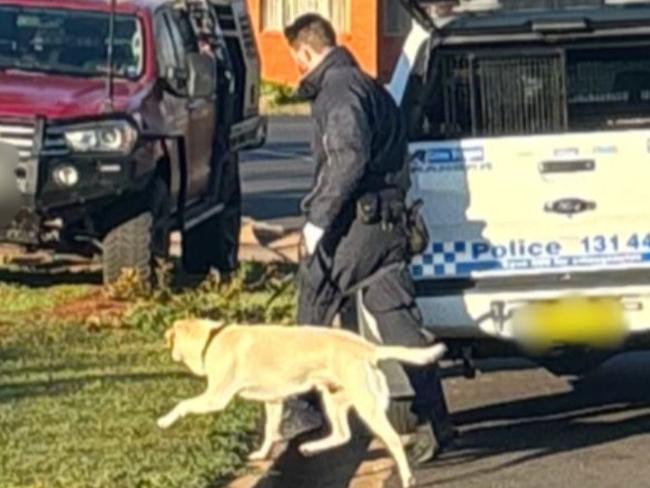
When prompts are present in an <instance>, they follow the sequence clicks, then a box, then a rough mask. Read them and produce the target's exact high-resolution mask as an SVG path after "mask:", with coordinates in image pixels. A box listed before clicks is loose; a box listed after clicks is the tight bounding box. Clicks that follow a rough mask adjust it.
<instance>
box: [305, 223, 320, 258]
mask: <svg viewBox="0 0 650 488" xmlns="http://www.w3.org/2000/svg"><path fill="white" fill-rule="evenodd" d="M323 234H325V230H323V229H321V228H320V227H318V226H316V225H314V224H312V223H311V222H307V223H306V224H305V226H304V227H303V228H302V241H303V243H304V245H305V249H306V250H307V255H308V256H311V255H312V254H314V252H316V248H317V247H318V243H319V242H320V240H321V239H322V238H323Z"/></svg>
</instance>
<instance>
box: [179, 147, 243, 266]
mask: <svg viewBox="0 0 650 488" xmlns="http://www.w3.org/2000/svg"><path fill="white" fill-rule="evenodd" d="M226 165H227V166H226V168H225V173H224V178H223V183H222V191H221V195H224V200H223V203H224V209H223V210H222V211H221V212H220V213H218V214H217V215H215V216H214V217H211V218H209V219H208V220H206V221H205V222H202V223H201V224H199V225H198V226H196V227H194V228H192V229H190V230H189V231H187V232H185V233H183V267H184V268H185V271H187V272H188V273H193V274H206V273H208V272H209V271H210V269H211V268H215V269H217V270H219V271H220V272H225V273H228V272H231V271H234V270H235V269H237V265H238V264H239V259H238V256H239V231H240V228H241V181H240V179H239V156H238V155H237V154H232V155H231V156H230V157H229V158H228V160H227V162H226Z"/></svg>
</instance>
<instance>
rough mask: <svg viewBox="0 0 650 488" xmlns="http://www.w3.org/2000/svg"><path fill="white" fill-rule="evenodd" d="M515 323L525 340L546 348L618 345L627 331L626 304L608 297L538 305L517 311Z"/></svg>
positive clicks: (572, 299) (567, 300)
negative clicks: (624, 307)
mask: <svg viewBox="0 0 650 488" xmlns="http://www.w3.org/2000/svg"><path fill="white" fill-rule="evenodd" d="M514 323H515V327H516V331H517V333H518V335H519V336H520V338H521V339H523V340H524V341H525V342H527V343H529V344H530V345H533V346H542V347H545V346H552V345H591V346H596V347H607V346H614V345H617V344H619V343H620V342H621V341H622V340H623V339H624V337H625V332H626V326H625V314H624V310H623V305H622V303H621V302H620V301H618V300H616V299H608V298H602V299H585V298H570V299H564V300H557V301H548V302H535V303H532V304H529V305H524V306H523V307H521V308H519V309H518V310H517V311H515V314H514Z"/></svg>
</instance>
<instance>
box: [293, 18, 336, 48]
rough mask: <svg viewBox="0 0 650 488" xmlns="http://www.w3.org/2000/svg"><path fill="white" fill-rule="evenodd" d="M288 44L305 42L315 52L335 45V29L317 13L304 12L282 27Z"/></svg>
mask: <svg viewBox="0 0 650 488" xmlns="http://www.w3.org/2000/svg"><path fill="white" fill-rule="evenodd" d="M284 36H285V37H286V38H287V41H288V42H289V44H290V45H291V46H293V47H297V46H298V45H300V44H307V45H308V46H309V47H311V48H312V49H313V50H314V51H316V52H321V51H322V50H323V49H327V48H329V47H335V46H336V31H335V30H334V27H332V24H331V23H330V22H329V21H328V20H327V19H325V18H324V17H321V16H320V15H318V14H304V15H301V16H300V17H298V18H297V19H296V20H294V21H293V22H292V23H291V24H290V25H288V26H286V27H285V28H284Z"/></svg>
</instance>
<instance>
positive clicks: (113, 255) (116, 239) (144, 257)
mask: <svg viewBox="0 0 650 488" xmlns="http://www.w3.org/2000/svg"><path fill="white" fill-rule="evenodd" d="M149 195H150V200H149V203H148V210H147V211H145V212H142V213H141V214H139V215H137V216H135V217H134V218H132V219H130V220H127V221H126V222H124V223H122V224H120V225H118V226H117V227H115V228H114V229H112V230H111V231H110V232H109V233H108V234H107V235H106V237H105V238H104V241H103V251H104V254H103V278H104V284H111V283H114V282H115V281H116V280H117V279H119V277H120V276H121V274H122V270H124V269H134V270H136V271H137V272H138V273H139V275H140V277H141V278H142V279H143V280H145V281H151V279H152V278H153V269H154V266H155V264H156V260H157V259H165V258H166V257H167V256H168V255H169V240H170V228H169V222H170V219H169V217H170V198H169V190H168V188H167V184H166V183H165V182H164V181H163V180H162V179H156V180H154V182H153V183H152V185H151V189H150V193H149Z"/></svg>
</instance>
